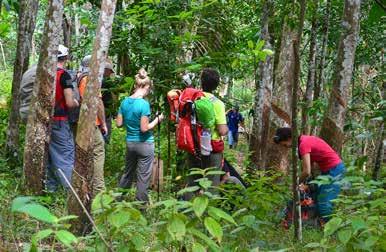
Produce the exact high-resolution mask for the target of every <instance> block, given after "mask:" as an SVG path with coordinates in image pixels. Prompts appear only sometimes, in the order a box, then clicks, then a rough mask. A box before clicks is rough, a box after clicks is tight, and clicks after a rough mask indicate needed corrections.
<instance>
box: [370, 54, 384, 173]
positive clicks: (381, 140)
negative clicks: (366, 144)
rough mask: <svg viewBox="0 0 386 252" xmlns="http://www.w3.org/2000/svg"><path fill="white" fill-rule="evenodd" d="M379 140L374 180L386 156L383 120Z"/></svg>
mask: <svg viewBox="0 0 386 252" xmlns="http://www.w3.org/2000/svg"><path fill="white" fill-rule="evenodd" d="M381 62H382V64H384V63H385V62H384V56H383V52H382V61H381ZM382 89H383V90H382V99H383V100H385V99H386V91H385V90H386V82H383V88H382ZM378 135H379V138H378V141H377V149H376V157H375V160H374V170H373V179H374V180H378V179H379V177H380V175H381V174H380V173H381V168H382V164H383V162H384V156H385V144H384V141H386V139H385V137H386V130H385V121H384V120H383V121H382V123H381V125H380V127H379V133H378Z"/></svg>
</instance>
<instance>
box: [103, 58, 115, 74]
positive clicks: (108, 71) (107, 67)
mask: <svg viewBox="0 0 386 252" xmlns="http://www.w3.org/2000/svg"><path fill="white" fill-rule="evenodd" d="M113 73H115V72H114V67H113V64H112V63H111V61H110V60H107V62H106V64H105V72H104V73H103V77H105V78H108V77H110V76H111V75H112V74H113Z"/></svg>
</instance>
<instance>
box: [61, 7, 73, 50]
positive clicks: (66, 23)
mask: <svg viewBox="0 0 386 252" xmlns="http://www.w3.org/2000/svg"><path fill="white" fill-rule="evenodd" d="M71 26H72V24H71V18H70V17H69V16H68V15H66V13H64V14H63V22H62V27H63V44H64V45H65V46H66V47H67V48H69V49H70V50H71Z"/></svg>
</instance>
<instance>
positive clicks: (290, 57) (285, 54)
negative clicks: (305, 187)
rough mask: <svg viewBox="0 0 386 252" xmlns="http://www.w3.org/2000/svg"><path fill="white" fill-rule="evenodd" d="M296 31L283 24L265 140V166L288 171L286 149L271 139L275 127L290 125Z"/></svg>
mask: <svg viewBox="0 0 386 252" xmlns="http://www.w3.org/2000/svg"><path fill="white" fill-rule="evenodd" d="M295 36H296V32H295V30H294V29H293V28H291V27H290V26H289V25H288V24H287V23H285V24H283V31H282V35H281V45H280V52H275V53H279V54H280V55H279V59H278V63H277V68H276V73H274V74H275V80H274V81H275V85H274V88H273V92H272V93H273V94H275V95H273V96H272V102H271V110H272V112H273V113H271V120H270V127H269V134H268V142H267V144H266V145H267V147H266V148H267V157H266V165H265V166H266V168H267V169H275V170H279V171H282V172H284V173H288V169H289V160H288V150H287V149H285V148H283V147H281V146H279V145H277V144H275V143H273V141H272V140H271V139H272V137H273V136H274V134H275V130H276V128H277V127H284V126H287V127H288V126H289V125H291V103H292V86H293V80H294V78H293V73H294V54H293V52H294V51H293V50H289V48H292V43H293V39H294V38H295Z"/></svg>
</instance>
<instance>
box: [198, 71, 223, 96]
mask: <svg viewBox="0 0 386 252" xmlns="http://www.w3.org/2000/svg"><path fill="white" fill-rule="evenodd" d="M200 79H201V87H202V90H203V91H205V92H213V91H214V90H216V88H217V87H218V85H219V84H220V75H219V73H218V72H217V71H216V70H214V69H211V68H204V69H203V70H202V72H201V76H200Z"/></svg>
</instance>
